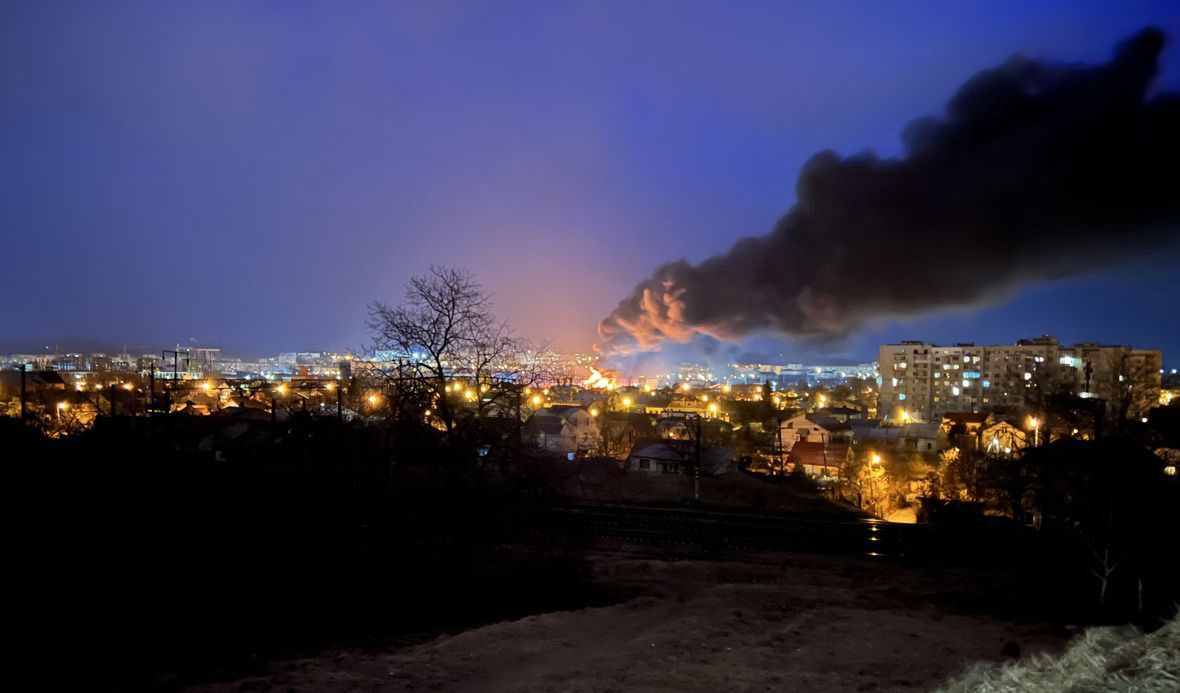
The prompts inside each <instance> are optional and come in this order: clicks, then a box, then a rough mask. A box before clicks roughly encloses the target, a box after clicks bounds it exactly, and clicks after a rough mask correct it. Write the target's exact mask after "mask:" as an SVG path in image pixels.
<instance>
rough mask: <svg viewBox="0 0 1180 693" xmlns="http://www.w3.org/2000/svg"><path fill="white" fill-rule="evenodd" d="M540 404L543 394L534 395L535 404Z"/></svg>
mask: <svg viewBox="0 0 1180 693" xmlns="http://www.w3.org/2000/svg"><path fill="white" fill-rule="evenodd" d="M540 404H541V395H533V406H539V405H540Z"/></svg>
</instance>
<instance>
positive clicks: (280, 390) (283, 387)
mask: <svg viewBox="0 0 1180 693" xmlns="http://www.w3.org/2000/svg"><path fill="white" fill-rule="evenodd" d="M277 391H278V393H279V394H280V395H285V394H287V386H286V385H283V384H281V383H280V384H279V386H278V388H277Z"/></svg>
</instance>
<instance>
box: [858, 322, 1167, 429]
mask: <svg viewBox="0 0 1180 693" xmlns="http://www.w3.org/2000/svg"><path fill="white" fill-rule="evenodd" d="M1162 365H1163V354H1162V353H1161V352H1160V351H1158V350H1150V349H1133V348H1131V347H1129V346H1108V345H1100V344H1093V343H1082V344H1075V345H1074V346H1062V345H1061V344H1060V343H1059V342H1058V341H1057V339H1055V338H1053V337H1048V336H1046V337H1039V338H1037V339H1022V340H1019V341H1017V342H1016V343H1015V344H1002V345H995V346H977V345H975V344H955V345H953V346H938V345H937V344H928V343H926V342H920V341H906V342H902V343H901V344H887V345H884V346H882V347H881V349H880V354H879V358H878V373H879V375H880V378H881V383H880V389H879V392H880V395H879V398H878V400H877V411H878V412H879V413H880V415H881V416H882V417H898V416H901V412H905V413H906V414H908V415H909V416H910V417H913V418H917V419H932V418H940V417H941V416H942V415H943V414H946V413H947V412H981V411H993V410H997V409H1003V408H1019V407H1022V406H1026V405H1027V404H1029V402H1030V396H1033V397H1035V395H1036V394H1037V392H1035V391H1034V388H1037V389H1039V392H1040V393H1046V392H1069V393H1070V394H1074V395H1077V396H1079V397H1083V398H1096V399H1101V400H1104V401H1105V402H1106V404H1107V407H1108V408H1109V409H1110V410H1111V411H1112V412H1119V411H1120V409H1122V408H1124V407H1125V413H1126V414H1127V415H1128V416H1139V415H1141V414H1143V413H1144V412H1145V411H1146V410H1147V409H1149V408H1151V407H1152V406H1154V404H1156V403H1157V402H1158V400H1159V393H1160V367H1161V366H1162Z"/></svg>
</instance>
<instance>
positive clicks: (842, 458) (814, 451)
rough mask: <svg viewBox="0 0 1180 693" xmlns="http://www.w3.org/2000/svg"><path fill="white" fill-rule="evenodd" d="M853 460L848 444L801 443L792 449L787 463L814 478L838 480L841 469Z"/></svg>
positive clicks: (804, 441)
mask: <svg viewBox="0 0 1180 693" xmlns="http://www.w3.org/2000/svg"><path fill="white" fill-rule="evenodd" d="M852 459H853V452H852V446H851V445H849V444H848V443H821V442H811V441H806V440H803V441H799V442H798V443H795V445H794V447H792V448H791V454H790V455H789V456H788V457H787V461H788V462H790V463H791V465H792V468H794V469H801V470H802V471H803V472H804V473H805V474H807V475H808V476H812V477H828V478H838V477H839V476H840V468H841V467H843V466H845V465H847V464H850V463H851V462H852Z"/></svg>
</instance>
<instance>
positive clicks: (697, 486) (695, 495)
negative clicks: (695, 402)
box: [692, 414, 704, 503]
mask: <svg viewBox="0 0 1180 693" xmlns="http://www.w3.org/2000/svg"><path fill="white" fill-rule="evenodd" d="M696 418H697V440H696V445H695V446H694V447H695V449H694V450H693V457H694V458H695V463H694V464H693V468H692V500H693V502H694V503H700V502H701V438H702V437H703V436H704V428H703V425H702V423H701V415H700V414H697V417H696Z"/></svg>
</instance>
